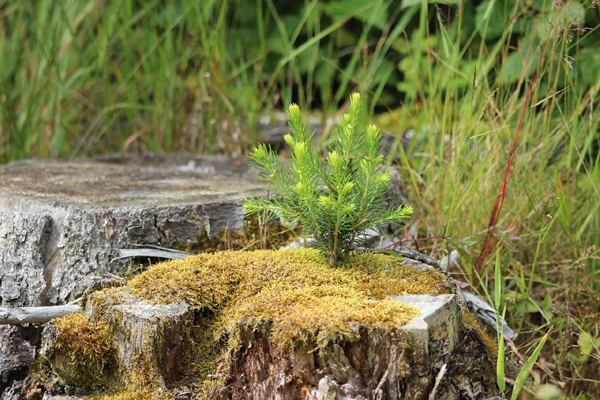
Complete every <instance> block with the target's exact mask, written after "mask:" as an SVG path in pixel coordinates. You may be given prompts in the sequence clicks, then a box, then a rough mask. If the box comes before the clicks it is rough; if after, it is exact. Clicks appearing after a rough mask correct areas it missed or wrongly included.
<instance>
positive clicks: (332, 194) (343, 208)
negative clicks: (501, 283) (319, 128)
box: [244, 93, 413, 266]
mask: <svg viewBox="0 0 600 400" xmlns="http://www.w3.org/2000/svg"><path fill="white" fill-rule="evenodd" d="M361 110H362V102H361V99H360V95H359V94H358V93H354V94H352V95H351V97H350V110H349V112H348V113H347V114H344V115H343V116H342V118H341V120H340V123H339V126H338V133H337V135H336V137H335V141H334V143H333V145H332V146H331V147H330V148H329V150H328V154H327V157H326V158H325V159H324V160H322V159H321V158H320V157H319V153H318V152H317V150H315V149H314V148H313V147H312V146H311V144H312V140H313V137H314V132H313V133H309V131H308V126H307V124H306V123H305V122H304V119H303V116H302V113H301V112H300V109H299V107H298V106H297V105H296V104H292V105H291V106H290V107H289V125H290V128H291V131H292V132H291V134H288V135H286V136H285V141H286V143H287V144H288V145H289V146H290V147H291V149H292V158H291V160H290V163H289V167H288V165H287V164H286V163H285V162H283V161H282V160H280V158H279V157H278V156H277V154H276V153H274V152H273V151H271V149H269V148H268V147H267V146H266V145H264V144H261V145H258V146H256V147H255V148H254V149H253V152H252V153H251V154H250V159H251V160H252V163H251V164H252V165H253V166H255V167H257V168H258V169H260V170H261V171H262V172H261V174H260V175H259V176H258V178H259V179H261V180H263V181H266V182H269V183H270V186H271V188H272V189H273V190H275V191H276V193H277V194H276V195H274V196H271V197H252V198H250V199H248V200H247V201H246V203H245V204H244V209H245V212H246V214H247V215H250V214H255V213H257V212H260V211H264V210H266V211H268V212H269V213H268V215H269V216H270V217H278V218H279V219H280V220H281V222H282V223H283V224H284V225H287V226H289V227H294V228H296V227H300V228H301V229H302V232H303V233H304V234H306V235H308V236H310V237H312V238H313V239H314V243H315V245H316V247H317V248H318V249H319V250H320V251H321V253H322V254H323V255H324V256H325V257H326V258H327V259H328V260H329V262H330V264H331V265H332V266H336V265H337V264H338V263H339V262H342V261H343V260H344V259H345V258H347V257H348V256H349V255H350V253H351V251H352V250H353V249H354V247H355V245H356V242H357V241H358V240H359V238H362V237H363V236H364V234H365V232H366V231H367V230H368V229H379V226H381V225H383V224H389V223H394V224H399V223H401V222H403V221H405V220H406V219H407V218H408V217H409V216H410V215H411V214H412V212H413V208H412V207H411V206H401V207H398V208H394V207H392V206H390V207H389V208H385V207H384V206H383V205H382V204H383V200H384V199H385V195H386V193H387V191H388V182H389V180H390V178H391V174H390V172H389V171H387V170H386V169H385V168H384V163H385V160H384V157H383V156H382V155H381V154H379V153H380V151H381V145H382V137H381V134H380V132H379V129H378V128H377V127H376V126H375V125H369V126H367V127H366V128H364V127H362V126H359V119H360V113H361Z"/></svg>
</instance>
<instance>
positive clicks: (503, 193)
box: [471, 71, 536, 283]
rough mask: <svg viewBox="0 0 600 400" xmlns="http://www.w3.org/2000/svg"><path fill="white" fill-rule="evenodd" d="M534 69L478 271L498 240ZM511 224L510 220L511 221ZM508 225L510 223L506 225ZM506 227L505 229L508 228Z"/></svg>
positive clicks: (534, 73) (476, 268)
mask: <svg viewBox="0 0 600 400" xmlns="http://www.w3.org/2000/svg"><path fill="white" fill-rule="evenodd" d="M535 76H536V71H534V72H533V75H532V76H531V79H530V80H529V87H528V88H527V93H526V94H525V101H524V102H523V108H522V109H521V115H520V116H519V123H518V124H517V131H516V132H515V137H514V139H513V142H512V145H511V146H510V153H509V155H508V162H507V163H506V171H505V172H504V179H502V186H501V188H500V194H499V195H498V197H497V198H496V203H495V204H494V209H493V211H492V215H491V216H490V221H489V223H488V230H487V235H486V238H485V243H484V245H483V247H482V249H481V253H479V257H477V260H476V261H475V265H474V269H475V271H476V272H480V271H481V268H482V267H483V264H484V262H485V259H486V257H487V256H488V255H489V254H490V253H491V252H492V250H494V247H496V243H498V240H497V239H496V240H494V241H492V240H493V239H494V228H495V227H496V223H497V221H498V216H499V215H500V211H501V210H502V205H503V204H504V198H505V197H506V184H507V182H508V175H509V174H510V167H511V166H512V164H513V161H514V158H515V150H516V148H517V140H518V139H519V131H520V130H521V123H522V122H523V117H524V116H525V109H526V107H527V102H528V100H529V95H530V93H531V88H532V86H533V80H534V79H535ZM511 224H512V221H511ZM508 227H510V225H509V226H508ZM508 227H507V229H508ZM476 275H477V274H473V275H472V276H471V282H472V283H474V282H475V277H476Z"/></svg>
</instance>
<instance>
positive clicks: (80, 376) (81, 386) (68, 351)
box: [46, 314, 116, 391]
mask: <svg viewBox="0 0 600 400" xmlns="http://www.w3.org/2000/svg"><path fill="white" fill-rule="evenodd" d="M52 326H53V328H54V329H55V331H56V334H57V338H56V342H55V344H54V348H53V350H52V352H51V354H48V355H47V356H46V358H47V360H48V362H49V363H50V366H51V368H52V371H53V372H54V373H55V374H56V375H57V376H58V377H59V378H61V379H62V380H63V381H64V383H65V384H66V385H68V386H73V387H74V388H75V389H76V390H84V391H85V390H90V389H91V390H97V389H101V388H103V387H105V386H108V385H110V384H111V383H113V382H112V381H114V379H115V378H114V376H112V373H111V372H112V371H114V370H115V367H116V358H115V352H114V349H113V348H112V345H111V341H110V337H109V330H108V326H107V325H106V324H105V323H102V322H98V323H95V324H90V323H89V321H88V320H87V319H86V318H85V317H84V316H83V314H70V315H67V316H65V317H62V318H58V319H55V320H53V321H52Z"/></svg>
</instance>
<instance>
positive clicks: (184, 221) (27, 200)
mask: <svg viewBox="0 0 600 400" xmlns="http://www.w3.org/2000/svg"><path fill="white" fill-rule="evenodd" d="M254 175H255V172H254V170H253V169H252V168H250V167H249V166H248V165H247V163H246V162H244V161H242V160H234V159H224V158H218V157H195V156H186V155H176V156H159V155H148V156H143V157H140V156H121V155H119V156H114V157H103V158H98V159H93V160H75V161H70V162H66V161H51V160H28V161H23V162H16V163H12V164H10V165H7V166H0V307H32V306H48V305H60V304H64V303H66V302H67V301H69V300H72V299H74V298H77V297H79V296H80V295H81V294H82V293H83V292H84V291H85V290H86V289H87V288H88V287H90V285H92V284H94V282H96V280H97V277H98V276H101V275H102V274H103V273H106V272H108V273H116V274H120V273H123V272H125V270H126V269H127V267H128V265H129V259H125V258H120V257H119V256H120V255H121V253H120V251H119V250H120V249H128V248H132V247H135V246H136V245H143V246H152V245H155V246H162V247H167V248H174V247H186V246H190V245H191V246H193V245H194V243H196V242H197V241H198V240H199V239H202V237H212V236H214V235H216V234H217V233H218V232H219V231H221V230H224V229H226V228H229V229H231V230H239V229H240V228H241V227H242V225H243V223H244V216H243V210H242V204H243V202H242V200H243V199H244V198H246V197H247V196H248V195H250V194H260V193H262V185H261V184H260V183H259V182H257V181H256V180H255V179H254ZM25 331H27V332H30V333H29V334H25V337H27V338H28V339H24V338H23V332H25ZM39 331H40V329H38V328H37V327H35V326H33V325H29V326H21V327H14V326H0V348H1V349H2V354H0V377H1V378H2V379H1V380H0V393H2V391H3V390H4V388H5V386H7V385H11V384H12V381H13V379H14V378H15V377H17V378H18V377H21V376H22V375H23V371H26V369H27V367H28V366H29V364H30V363H31V361H32V360H33V356H32V354H35V346H33V347H32V345H31V343H36V344H37V342H38V341H39Z"/></svg>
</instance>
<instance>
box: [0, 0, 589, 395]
mask: <svg viewBox="0 0 600 400" xmlns="http://www.w3.org/2000/svg"><path fill="white" fill-rule="evenodd" d="M595 1H596V0H586V1H584V2H578V1H576V0H571V1H568V0H567V1H564V0H552V1H551V0H483V1H481V0H472V1H469V2H460V1H459V0H449V1H445V2H443V3H442V2H437V1H436V0H429V1H427V0H402V1H397V0H373V1H370V0H329V1H325V0H321V1H318V0H312V1H309V0H296V1H288V0H256V1H252V0H203V1H182V0H179V1H178V0H161V1H158V0H154V1H152V0H150V1H134V0H121V1H111V0H105V1H83V0H82V1H77V0H62V1H61V0H55V1H51V0H45V1H35V0H20V1H9V0H4V1H2V0H0V60H1V62H0V159H1V160H2V162H9V161H13V160H18V159H22V158H27V157H33V156H37V157H57V158H71V157H81V156H93V155H97V154H104V153H112V152H146V151H154V152H197V153H205V154H206V153H222V154H229V155H237V156H240V155H245V154H247V152H248V149H249V148H250V146H251V145H252V144H254V143H255V142H256V141H257V140H258V139H259V129H258V128H259V121H260V120H261V118H264V117H266V116H268V115H270V113H271V112H272V111H273V110H280V109H285V108H286V107H287V105H288V104H289V103H290V102H292V101H294V102H297V103H299V105H300V107H301V109H303V110H306V109H313V110H315V115H317V116H318V117H319V118H320V121H321V125H322V126H323V128H324V131H325V135H324V137H323V140H325V141H326V138H327V135H326V134H327V132H328V131H329V130H330V129H331V126H332V124H331V121H332V118H333V120H335V118H336V117H338V116H339V115H340V114H339V113H338V109H339V107H343V106H344V105H345V104H344V101H345V99H347V98H348V95H349V94H350V92H352V91H359V92H361V94H362V96H363V99H365V102H366V104H367V108H368V111H369V112H370V115H371V117H372V118H373V119H374V120H375V122H377V123H378V124H379V125H380V126H381V127H382V128H383V130H384V132H385V133H387V134H388V135H390V136H391V137H393V138H395V139H397V140H396V141H395V143H394V145H392V147H391V153H392V156H393V157H392V158H393V159H395V160H396V161H397V163H398V164H399V165H400V166H401V171H402V174H403V178H404V181H405V183H406V186H407V192H408V195H409V198H410V202H411V204H412V205H414V206H415V215H414V219H413V221H414V222H415V223H416V224H417V225H418V226H419V233H420V235H421V236H449V237H451V238H452V240H446V239H431V240H428V241H420V242H419V243H420V246H421V249H422V250H423V251H425V252H426V253H430V254H432V255H434V256H438V257H439V256H442V255H443V254H446V253H447V252H449V251H450V250H452V249H454V248H456V247H458V248H459V249H460V251H461V253H462V254H463V264H462V266H461V268H460V269H459V270H458V271H455V273H454V276H455V278H456V280H457V281H459V282H463V283H464V284H465V285H469V289H470V290H473V291H477V292H479V293H480V294H482V295H484V296H486V295H488V296H489V298H490V299H493V303H494V304H495V306H496V307H497V308H498V309H499V310H501V311H502V312H505V313H506V318H507V320H508V321H509V323H510V324H511V325H512V326H513V327H514V328H515V329H516V330H518V331H519V338H518V340H517V342H516V345H515V346H514V347H508V348H507V351H511V352H516V353H517V354H519V355H520V357H521V358H522V359H523V360H524V361H525V360H526V359H527V358H528V357H529V356H530V355H531V354H535V352H534V351H535V349H536V347H537V346H538V344H539V343H541V340H542V337H543V336H544V335H545V334H548V336H547V337H548V340H547V342H546V344H545V345H544V347H543V348H542V351H541V353H540V355H539V357H537V362H536V364H535V367H534V369H533V371H532V377H533V378H534V379H533V381H532V382H531V384H530V385H528V387H527V388H526V390H528V391H532V392H538V393H541V394H540V396H544V395H545V396H547V397H545V398H552V397H551V396H552V394H553V393H554V392H553V390H554V389H556V388H558V389H560V390H561V391H562V392H563V393H564V395H568V396H571V397H573V398H574V397H575V396H579V397H578V398H598V397H600V389H598V388H599V387H600V351H599V349H598V347H599V345H600V332H599V326H598V324H599V322H598V321H600V311H599V309H600V307H598V304H600V253H599V250H598V248H597V247H596V246H597V245H598V244H599V243H600V209H599V208H600V155H599V150H598V149H599V147H600V134H599V115H600V114H599V113H598V111H597V108H598V106H599V101H598V90H599V88H600V40H599V39H600V32H599V31H598V26H599V22H600V12H599V11H598V8H597V5H596V2H595ZM401 139H403V141H402V140H401ZM408 139H410V140H408ZM401 143H403V144H404V145H403V146H400V144H401ZM500 375H501V376H500V379H501V380H502V379H504V378H505V377H504V376H503V374H500ZM508 379H509V383H510V378H508ZM549 384H550V385H554V386H552V387H551V386H548V385H549ZM544 385H546V386H544ZM509 386H510V385H507V387H509ZM582 393H585V395H584V394H582Z"/></svg>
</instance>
